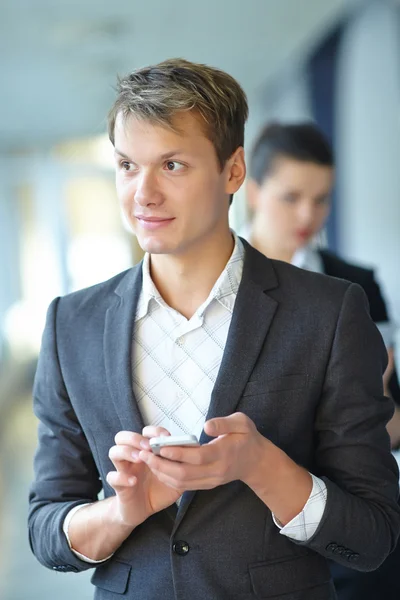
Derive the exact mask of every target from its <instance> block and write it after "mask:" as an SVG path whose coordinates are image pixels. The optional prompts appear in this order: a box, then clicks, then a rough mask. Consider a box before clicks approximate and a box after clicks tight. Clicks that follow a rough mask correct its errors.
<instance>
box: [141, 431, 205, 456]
mask: <svg viewBox="0 0 400 600" xmlns="http://www.w3.org/2000/svg"><path fill="white" fill-rule="evenodd" d="M198 445H199V440H198V439H197V437H196V436H195V435H161V436H159V437H153V438H150V448H151V449H152V451H153V454H160V450H161V448H165V447H166V446H198Z"/></svg>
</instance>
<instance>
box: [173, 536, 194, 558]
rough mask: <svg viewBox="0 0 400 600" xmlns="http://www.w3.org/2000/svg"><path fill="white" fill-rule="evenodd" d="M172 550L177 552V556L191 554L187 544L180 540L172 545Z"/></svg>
mask: <svg viewBox="0 0 400 600" xmlns="http://www.w3.org/2000/svg"><path fill="white" fill-rule="evenodd" d="M172 550H173V551H174V552H175V554H179V556H185V555H186V554H187V553H188V552H189V550H190V547H189V544H188V543H187V542H184V541H182V540H178V541H176V542H174V544H173V545H172Z"/></svg>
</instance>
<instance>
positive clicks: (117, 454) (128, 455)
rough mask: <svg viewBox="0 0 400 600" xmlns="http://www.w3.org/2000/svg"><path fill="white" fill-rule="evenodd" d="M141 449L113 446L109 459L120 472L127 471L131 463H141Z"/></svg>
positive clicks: (109, 452)
mask: <svg viewBox="0 0 400 600" xmlns="http://www.w3.org/2000/svg"><path fill="white" fill-rule="evenodd" d="M139 451H140V446H139V448H132V446H112V447H111V448H110V450H109V451H108V457H109V459H110V460H111V462H112V463H113V465H114V466H115V468H116V469H117V470H118V471H126V469H127V468H130V467H129V465H130V463H137V462H140V458H139Z"/></svg>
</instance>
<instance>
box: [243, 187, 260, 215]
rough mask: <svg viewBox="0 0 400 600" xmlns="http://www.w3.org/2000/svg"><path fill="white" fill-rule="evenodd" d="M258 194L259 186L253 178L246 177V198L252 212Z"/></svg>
mask: <svg viewBox="0 0 400 600" xmlns="http://www.w3.org/2000/svg"><path fill="white" fill-rule="evenodd" d="M259 196H260V186H259V185H258V183H257V181H256V180H255V179H248V180H247V182H246V199H247V205H248V207H249V209H250V210H251V211H252V212H254V211H256V210H257V208H258V199H259Z"/></svg>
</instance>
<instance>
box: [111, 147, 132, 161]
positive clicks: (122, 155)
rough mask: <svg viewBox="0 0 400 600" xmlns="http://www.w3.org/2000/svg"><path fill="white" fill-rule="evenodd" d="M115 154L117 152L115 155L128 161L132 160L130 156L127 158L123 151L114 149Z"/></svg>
mask: <svg viewBox="0 0 400 600" xmlns="http://www.w3.org/2000/svg"><path fill="white" fill-rule="evenodd" d="M114 152H115V154H118V155H119V156H121V158H126V159H127V160H131V159H130V158H129V156H127V155H126V154H124V153H123V152H121V150H117V148H114Z"/></svg>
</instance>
